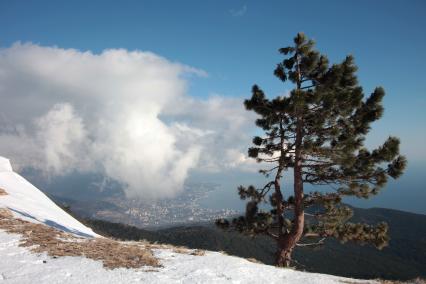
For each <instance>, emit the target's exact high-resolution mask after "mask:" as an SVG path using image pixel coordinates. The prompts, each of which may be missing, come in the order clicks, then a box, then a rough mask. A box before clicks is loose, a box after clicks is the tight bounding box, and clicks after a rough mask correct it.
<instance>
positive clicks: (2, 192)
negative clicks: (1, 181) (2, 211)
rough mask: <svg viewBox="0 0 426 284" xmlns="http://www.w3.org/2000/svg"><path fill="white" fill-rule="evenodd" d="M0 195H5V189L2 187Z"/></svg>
mask: <svg viewBox="0 0 426 284" xmlns="http://www.w3.org/2000/svg"><path fill="white" fill-rule="evenodd" d="M1 195H7V192H6V190H4V189H3V188H1V187H0V196H1Z"/></svg>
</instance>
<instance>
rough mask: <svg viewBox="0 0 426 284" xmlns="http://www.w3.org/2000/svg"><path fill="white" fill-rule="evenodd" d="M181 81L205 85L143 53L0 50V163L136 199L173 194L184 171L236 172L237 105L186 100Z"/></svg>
mask: <svg viewBox="0 0 426 284" xmlns="http://www.w3.org/2000/svg"><path fill="white" fill-rule="evenodd" d="M188 74H189V75H191V74H192V75H195V76H207V74H206V72H205V71H203V70H199V69H196V68H193V67H189V66H186V65H183V64H179V63H174V62H170V61H168V60H166V59H165V58H163V57H160V56H158V55H155V54H153V53H150V52H141V51H127V50H124V49H110V50H105V51H103V52H102V53H100V54H93V53H91V52H81V51H78V50H74V49H61V48H57V47H42V46H38V45H34V44H19V43H18V44H15V45H13V46H12V47H10V48H4V49H1V50H0V99H1V102H2V103H1V105H0V155H4V156H7V157H9V158H11V159H12V161H13V163H14V165H15V166H18V167H20V168H23V167H33V168H36V169H39V170H42V171H43V172H45V173H47V174H48V175H63V174H67V173H69V172H71V171H74V170H76V171H93V172H99V173H101V174H104V175H105V176H106V177H108V178H112V179H115V180H117V181H119V182H121V183H122V184H123V185H124V186H125V191H126V193H127V194H128V195H129V196H140V197H146V198H157V197H166V196H171V195H173V194H174V193H176V192H178V191H179V190H181V189H182V187H183V183H184V181H185V179H186V178H187V176H188V174H189V171H190V170H191V169H194V168H197V170H207V171H220V170H223V169H225V168H227V167H241V168H242V169H245V165H251V164H252V161H248V160H247V159H246V158H244V157H245V152H246V148H247V146H248V144H249V143H248V142H249V141H250V136H251V134H250V131H251V127H252V124H253V116H252V115H250V114H249V113H248V112H246V111H245V110H244V109H243V106H242V100H239V99H235V98H225V97H221V96H211V97H210V98H208V99H206V100H199V99H195V98H191V97H189V96H187V95H186V91H187V80H188V76H187V75H188ZM185 78H186V79H185ZM243 153H244V154H243ZM249 167H251V166H249Z"/></svg>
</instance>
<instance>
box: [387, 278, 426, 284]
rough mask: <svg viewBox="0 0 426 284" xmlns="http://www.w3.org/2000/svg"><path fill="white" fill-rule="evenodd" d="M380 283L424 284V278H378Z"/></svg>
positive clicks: (425, 281) (425, 283)
mask: <svg viewBox="0 0 426 284" xmlns="http://www.w3.org/2000/svg"><path fill="white" fill-rule="evenodd" d="M379 281H380V283H381V284H426V280H425V279H422V278H416V279H413V280H409V281H391V280H379Z"/></svg>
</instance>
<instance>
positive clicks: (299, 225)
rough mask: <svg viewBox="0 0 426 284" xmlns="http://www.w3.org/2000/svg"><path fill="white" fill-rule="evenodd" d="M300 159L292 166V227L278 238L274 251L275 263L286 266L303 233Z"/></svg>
mask: <svg viewBox="0 0 426 284" xmlns="http://www.w3.org/2000/svg"><path fill="white" fill-rule="evenodd" d="M297 164H299V165H297ZM300 164H301V163H300V161H299V162H298V163H296V166H295V167H294V198H295V200H294V219H293V221H294V222H293V227H292V229H291V231H290V232H289V233H288V234H283V235H281V236H280V237H279V238H278V250H277V253H276V260H275V261H276V265H277V266H283V267H288V266H290V263H291V254H292V252H293V249H294V247H295V246H296V244H297V243H298V242H299V240H300V238H301V237H302V234H303V228H304V225H305V214H304V210H303V183H302V175H301V167H300Z"/></svg>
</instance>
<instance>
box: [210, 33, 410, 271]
mask: <svg viewBox="0 0 426 284" xmlns="http://www.w3.org/2000/svg"><path fill="white" fill-rule="evenodd" d="M279 52H280V53H281V54H282V55H283V56H284V57H285V58H284V59H283V61H282V62H280V63H279V64H278V65H277V66H276V68H275V71H274V75H275V76H276V77H278V78H279V79H280V80H281V81H283V82H287V81H289V82H291V83H292V84H294V86H295V87H294V89H293V90H292V91H291V92H290V94H289V95H287V96H280V97H276V98H274V99H268V98H267V97H266V96H265V94H264V92H263V91H262V90H261V89H260V88H259V87H258V86H257V85H254V86H253V88H252V97H251V98H250V99H248V100H246V101H245V102H244V104H245V107H246V109H247V110H249V111H254V112H255V113H257V114H258V115H259V118H258V119H257V120H256V125H257V126H258V127H260V128H261V129H262V130H263V132H264V135H263V136H262V137H259V136H257V137H254V138H253V144H254V146H253V147H251V148H249V150H248V154H249V156H250V157H252V158H255V159H256V160H257V161H258V162H259V163H265V164H267V165H269V166H268V168H267V169H263V170H261V171H260V172H261V173H262V174H263V175H265V176H266V177H267V178H268V179H270V180H269V181H268V182H267V183H266V184H265V186H264V187H262V188H256V187H254V186H248V187H243V186H240V187H239V188H238V193H239V195H240V198H241V199H243V200H248V202H247V206H246V212H245V216H241V217H239V218H235V219H233V220H232V222H229V221H228V220H226V219H220V220H217V221H216V224H217V225H218V226H220V227H222V228H233V229H236V230H238V231H240V232H243V233H246V234H249V235H253V236H254V235H257V234H264V235H267V236H269V237H271V238H273V239H274V240H275V241H276V243H277V253H276V265H278V266H289V265H290V264H291V261H292V260H291V255H292V252H293V250H294V248H295V247H296V246H310V245H319V244H323V242H324V240H325V239H326V238H328V237H333V238H336V239H338V240H340V241H341V242H346V241H354V242H357V243H361V244H364V243H370V244H373V245H374V246H375V247H377V248H379V249H381V248H383V247H384V246H386V245H387V243H388V240H389V238H388V235H387V231H388V226H387V224H386V223H379V224H377V225H375V226H372V225H368V224H364V223H351V222H350V219H351V217H352V210H351V209H350V208H349V207H347V206H345V205H344V204H343V203H342V198H343V197H344V196H355V197H358V198H369V197H370V196H372V195H375V194H377V193H378V192H379V191H380V189H381V188H383V186H384V185H385V184H386V182H387V180H388V177H392V178H394V179H396V178H398V177H399V176H401V174H402V173H403V170H404V168H405V166H406V159H405V157H404V156H401V155H399V144H400V142H399V139H398V138H396V137H389V138H388V139H387V140H386V141H385V142H384V143H383V145H381V146H380V147H378V148H377V149H374V150H368V149H367V148H366V147H365V146H364V141H365V137H366V135H367V133H368V132H369V131H370V125H371V123H372V122H374V121H376V120H378V119H379V118H380V117H381V116H382V113H383V106H382V99H383V96H384V95H385V92H384V90H383V88H381V87H378V88H376V89H375V90H374V91H373V93H372V94H371V95H370V96H369V97H367V98H364V94H363V89H362V87H361V86H359V84H358V81H357V77H356V74H355V72H356V70H357V67H356V66H355V64H354V59H353V57H352V56H347V57H346V58H345V59H344V60H343V61H342V62H341V63H340V64H333V65H331V66H330V65H329V62H328V59H327V57H326V56H324V55H322V54H320V53H319V52H318V51H316V50H315V49H314V41H312V40H310V39H308V38H307V37H306V36H305V35H304V34H303V33H299V34H297V36H296V37H295V38H294V45H293V46H289V47H285V48H281V49H279ZM286 171H290V172H291V171H292V173H293V179H294V182H293V183H294V184H293V195H291V196H288V197H285V196H284V195H283V191H282V186H281V181H282V178H283V174H284V172H286ZM304 184H311V185H314V186H316V187H314V188H320V189H321V190H317V191H312V192H305V191H304ZM318 186H319V187H318ZM325 186H327V187H325ZM325 188H327V189H325ZM263 203H267V204H269V207H266V206H265V205H262V204H263ZM260 205H262V208H265V207H266V208H270V210H269V209H268V210H261V209H259V206H260ZM308 212H309V213H308Z"/></svg>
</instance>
